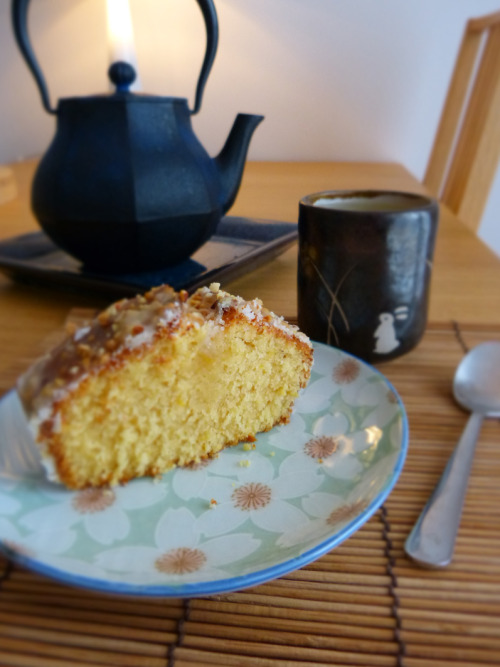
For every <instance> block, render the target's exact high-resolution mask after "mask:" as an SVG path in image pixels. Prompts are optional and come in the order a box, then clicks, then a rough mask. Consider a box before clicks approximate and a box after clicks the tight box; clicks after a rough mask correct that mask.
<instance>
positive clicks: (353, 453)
mask: <svg viewBox="0 0 500 667" xmlns="http://www.w3.org/2000/svg"><path fill="white" fill-rule="evenodd" d="M292 420H294V429H293V434H290V435H289V434H288V433H287V431H286V427H283V428H282V429H280V430H277V431H276V432H275V433H274V434H272V435H271V436H270V437H269V442H270V444H272V445H273V446H274V447H278V448H281V449H287V450H289V451H293V452H294V453H293V454H292V455H291V456H289V457H288V458H287V459H285V461H284V462H283V464H284V465H286V467H287V470H289V471H290V472H291V471H292V470H296V471H297V472H302V473H305V472H309V473H311V472H317V471H318V470H320V471H321V472H324V473H326V474H327V475H329V476H330V477H333V478H337V479H352V478H353V477H354V476H356V475H358V474H359V473H360V472H361V471H362V470H363V464H362V463H361V462H360V461H359V459H358V454H360V453H362V452H366V451H367V450H368V449H369V448H371V447H376V446H377V445H378V442H379V440H380V437H381V435H382V431H381V430H380V429H378V430H377V429H376V428H374V427H369V428H366V429H363V430H358V431H353V432H350V431H349V429H350V423H349V420H348V419H347V417H346V415H344V414H342V413H340V412H339V413H335V414H333V415H329V414H326V415H324V416H323V417H319V418H318V419H317V420H316V421H315V422H314V424H313V427H312V429H311V431H308V430H307V428H306V424H305V421H304V420H303V418H302V417H301V416H300V415H294V416H293V417H292Z"/></svg>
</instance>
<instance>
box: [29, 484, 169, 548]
mask: <svg viewBox="0 0 500 667" xmlns="http://www.w3.org/2000/svg"><path fill="white" fill-rule="evenodd" d="M44 495H45V496H46V497H47V498H48V499H49V500H50V501H53V502H51V503H49V504H47V505H45V506H44V507H40V508H39V509H36V510H33V511H32V512H28V513H27V514H25V515H24V516H23V517H22V518H21V519H20V520H19V523H20V524H21V525H22V526H23V527H24V528H27V529H28V530H32V531H35V532H40V531H44V532H47V531H50V530H53V527H54V526H57V527H58V530H60V531H65V530H67V529H68V528H71V527H72V526H75V525H77V524H80V523H81V524H82V525H83V527H84V529H85V530H86V532H87V533H88V535H89V536H90V537H91V538H92V539H94V540H95V541H96V542H99V543H100V544H112V543H113V542H115V541H116V540H120V539H124V538H125V537H127V535H128V534H129V532H130V520H129V518H128V516H127V511H128V510H135V509H141V508H144V507H150V506H152V505H154V504H156V503H157V502H159V501H160V500H162V498H164V497H165V495H166V487H165V484H164V483H162V482H160V483H155V482H154V481H153V480H151V479H136V480H134V481H132V482H129V483H128V484H126V485H125V486H116V487H113V488H111V489H84V490H83V491H76V492H69V491H67V490H65V489H59V488H58V489H53V490H45V491H44Z"/></svg>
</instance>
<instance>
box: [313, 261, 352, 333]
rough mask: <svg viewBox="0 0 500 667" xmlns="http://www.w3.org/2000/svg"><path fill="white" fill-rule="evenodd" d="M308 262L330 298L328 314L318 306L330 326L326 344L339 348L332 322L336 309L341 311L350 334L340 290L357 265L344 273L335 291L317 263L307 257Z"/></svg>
mask: <svg viewBox="0 0 500 667" xmlns="http://www.w3.org/2000/svg"><path fill="white" fill-rule="evenodd" d="M307 260H308V261H309V262H310V264H311V266H312V267H313V269H314V270H315V272H316V274H317V275H318V278H319V279H320V280H321V283H322V285H323V287H324V288H325V291H326V292H327V294H328V296H329V297H330V306H329V309H328V312H327V311H326V310H325V309H324V308H323V307H322V304H318V307H319V309H320V311H321V313H322V314H323V316H324V318H325V319H326V322H327V326H328V329H327V335H326V342H327V343H328V345H332V343H334V344H335V345H336V346H338V345H339V343H340V339H339V336H338V334H337V330H336V329H335V326H334V325H333V322H332V320H333V314H334V312H335V308H337V309H338V311H339V314H340V317H341V318H342V321H343V322H344V326H345V329H346V332H347V333H349V330H350V325H349V320H348V319H347V316H346V314H345V312H344V309H343V307H342V304H341V303H340V300H339V297H338V294H339V292H340V289H341V287H342V285H343V284H344V282H345V281H346V279H347V277H348V276H349V274H350V273H352V272H353V271H354V269H355V268H356V266H357V264H354V265H353V266H351V268H350V269H349V270H348V271H346V272H345V273H344V275H343V276H342V278H341V279H340V280H339V283H338V285H337V287H336V288H335V290H333V289H332V288H331V287H330V285H329V284H328V283H327V281H326V279H325V277H324V276H323V274H322V273H321V271H320V270H319V268H318V266H317V265H316V263H315V262H314V260H313V259H312V257H307ZM332 337H333V340H332Z"/></svg>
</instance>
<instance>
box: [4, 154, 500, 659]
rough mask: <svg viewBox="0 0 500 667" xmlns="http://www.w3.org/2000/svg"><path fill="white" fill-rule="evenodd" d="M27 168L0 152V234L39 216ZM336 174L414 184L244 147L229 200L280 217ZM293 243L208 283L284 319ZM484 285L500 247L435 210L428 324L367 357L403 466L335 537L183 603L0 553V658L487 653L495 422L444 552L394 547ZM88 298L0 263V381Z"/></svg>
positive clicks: (499, 577) (413, 505) (493, 596)
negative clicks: (354, 527) (415, 342)
mask: <svg viewBox="0 0 500 667" xmlns="http://www.w3.org/2000/svg"><path fill="white" fill-rule="evenodd" d="M33 168H34V163H33V162H28V163H23V164H18V165H15V166H14V167H13V170H14V174H15V177H16V183H17V187H18V191H19V196H18V197H17V198H16V199H14V200H12V201H10V202H7V203H4V204H0V238H8V237H10V236H13V235H16V234H20V233H23V232H28V231H33V230H36V229H38V227H37V225H36V223H35V221H34V220H33V218H32V216H31V214H30V211H29V204H28V197H29V187H30V181H31V176H32V173H33ZM342 188H376V189H381V188H383V189H395V190H408V191H412V192H424V188H423V187H422V185H421V184H420V183H419V182H418V181H417V180H416V179H415V178H413V177H412V176H411V174H409V173H408V172H407V171H406V170H405V169H404V168H403V167H401V166H400V165H397V164H359V163H271V162H269V163H249V164H248V165H247V167H246V170H245V175H244V179H243V184H242V187H241V190H240V193H239V196H238V199H237V201H236V204H235V206H234V207H233V209H232V211H231V214H234V215H243V216H252V217H259V218H268V219H276V220H286V221H295V220H296V218H297V210H298V201H299V199H300V197H301V196H303V195H305V194H308V193H311V192H314V191H319V190H324V189H342ZM296 253H297V250H296V247H294V248H292V249H290V250H288V251H287V252H286V253H284V254H283V255H281V256H280V257H278V258H277V259H275V260H273V261H272V262H271V263H269V264H267V265H265V266H263V267H261V268H259V269H257V270H255V271H254V272H252V273H249V274H248V275H245V276H244V277H242V278H240V279H238V280H236V281H234V282H232V283H230V284H225V285H224V288H226V289H228V290H230V291H233V292H234V293H238V294H241V295H242V296H244V297H246V298H253V297H255V296H258V297H260V298H262V300H263V301H264V303H265V304H266V305H267V306H268V307H270V308H271V309H272V310H274V311H275V312H277V313H278V314H281V315H284V316H286V317H292V318H293V317H295V316H296V284H295V281H296ZM499 287H500V259H498V258H497V257H496V256H495V255H494V254H493V253H492V252H491V251H490V250H489V249H488V248H487V247H486V246H485V245H484V244H483V243H482V242H481V241H480V240H479V239H478V238H477V237H475V236H474V235H473V233H472V232H471V231H469V230H468V229H467V228H466V227H465V226H464V225H462V224H461V223H460V222H459V221H458V220H456V219H455V218H454V216H453V215H451V214H450V213H449V212H448V211H446V210H444V209H443V210H442V211H441V221H440V230H439V235H438V243H437V250H436V255H435V262H434V275H433V283H432V292H431V305H430V316H429V328H428V332H427V333H426V336H425V337H424V340H423V341H422V343H421V344H420V345H419V346H418V347H417V348H416V349H415V350H414V351H412V352H411V353H410V354H408V355H406V356H404V357H401V358H400V359H397V360H395V361H394V362H388V363H386V364H383V365H381V370H382V372H383V373H384V374H385V375H386V376H387V377H388V378H389V380H390V381H391V382H392V383H393V384H394V385H395V386H396V388H397V389H398V391H399V392H400V394H401V396H402V398H403V401H404V403H405V406H406V408H407V412H408V417H409V422H410V448H409V453H408V457H407V461H406V464H405V468H404V470H403V473H402V475H401V478H400V480H399V481H398V484H397V485H396V487H395V489H394V490H393V491H392V493H391V495H390V496H389V499H388V500H387V501H386V502H385V503H384V506H383V507H382V508H381V509H380V510H379V511H378V512H377V514H376V515H374V516H373V517H372V518H371V519H370V520H369V521H368V522H367V523H366V524H365V526H363V527H362V528H361V530H359V531H357V532H356V533H355V534H354V535H353V536H352V537H351V538H349V539H348V540H347V541H346V542H345V543H344V544H342V545H340V546H339V547H337V548H336V549H334V550H333V551H332V552H331V553H329V554H326V555H325V556H323V557H322V558H321V559H319V560H318V561H316V562H315V563H312V564H310V565H309V566H307V567H305V568H302V569H301V570H299V571H297V572H293V573H290V574H289V575H287V576H285V577H281V578H280V579H278V580H275V581H272V582H269V583H267V584H262V585H260V586H257V587H254V588H253V589H250V590H248V591H241V592H237V593H234V594H230V595H227V596H215V597H212V598H206V599H200V600H184V601H176V600H148V599H143V600H137V599H134V600H130V599H127V598H125V599H124V598H122V597H120V596H118V595H116V596H113V595H110V594H104V593H98V592H97V593H94V592H89V591H85V590H78V589H71V588H69V587H66V586H65V585H63V584H59V583H57V582H52V581H50V580H48V579H46V578H44V577H42V576H40V575H37V574H33V573H30V572H28V571H26V570H24V569H23V568H21V567H18V566H17V565H11V564H9V563H8V562H7V560H5V559H3V560H2V558H1V557H0V664H1V665H9V666H10V665H12V666H14V665H17V666H19V665H21V666H25V667H48V666H49V665H50V667H68V666H70V665H71V666H73V665H75V666H76V665H78V666H79V667H90V666H91V665H93V666H94V667H95V665H137V666H139V665H140V666H143V665H148V666H149V667H162V666H165V667H167V665H168V666H169V667H172V666H173V665H175V667H201V666H202V665H207V664H212V665H213V664H216V665H235V666H238V667H254V666H255V665H257V666H258V667H278V666H279V667H294V666H296V667H303V666H305V665H307V666H308V667H312V666H313V665H332V664H339V665H340V664H341V665H347V664H349V665H365V666H366V665H373V666H374V667H375V666H380V665H387V666H392V665H393V666H394V667H396V666H398V667H399V666H402V665H404V666H405V667H424V666H426V665H433V666H434V667H451V665H453V666H454V667H473V666H477V665H485V664H488V665H497V666H500V602H499V601H500V515H499V513H498V506H499V505H500V485H499V483H498V480H499V479H500V448H499V447H498V443H499V442H500V423H499V422H498V420H497V421H494V420H488V423H487V424H485V425H484V427H483V431H482V435H481V441H480V443H479V446H478V450H477V454H476V461H475V465H474V469H473V474H472V478H471V482H470V485H469V492H468V496H467V501H466V505H465V508H464V514H463V518H462V524H461V528H460V533H459V538H458V542H457V550H456V555H455V558H454V561H453V563H452V565H451V566H450V567H448V568H446V569H445V570H443V571H437V572H436V571H428V570H422V569H421V568H418V567H417V566H416V565H415V564H413V563H411V562H410V561H409V560H408V559H407V558H406V556H405V554H404V550H403V544H404V540H405V537H406V535H407V534H408V532H409V530H410V529H411V527H412V525H413V523H414V521H415V520H416V518H417V516H418V514H419V512H420V510H421V508H422V506H423V504H424V503H425V501H426V498H427V497H428V496H429V494H430V492H431V491H432V489H433V487H434V485H435V483H436V482H437V480H438V479H439V476H440V474H441V472H442V469H443V467H444V465H445V462H446V460H447V458H448V457H449V455H450V453H451V451H452V449H453V447H454V445H455V444H456V442H457V439H458V437H459V435H460V432H461V430H462V428H463V426H464V424H465V419H466V415H465V414H464V413H463V412H462V411H461V410H460V409H459V408H458V407H457V406H456V404H455V403H454V401H453V399H452V397H451V391H450V387H451V380H452V377H453V371H454V368H455V366H456V364H457V363H458V362H459V361H460V359H461V358H462V357H463V354H464V351H465V349H466V348H467V347H471V346H473V345H475V344H476V343H478V342H480V341H482V340H488V339H490V338H496V339H500V289H499ZM104 305H106V304H105V302H104V301H100V300H99V298H98V297H96V296H90V295H84V294H77V293H71V292H65V291H56V290H50V289H46V288H42V287H33V286H25V285H20V284H16V283H13V282H11V281H10V280H9V279H8V278H6V277H3V276H0V393H2V392H5V391H6V390H7V389H8V388H9V387H10V386H11V385H12V384H13V382H14V381H15V377H16V375H17V373H19V372H20V371H22V370H23V368H24V367H25V366H26V365H27V364H28V363H29V361H30V360H32V359H33V356H34V355H36V352H37V351H39V349H40V346H41V344H42V341H44V340H45V339H46V338H47V336H48V335H49V334H52V333H53V332H54V330H56V329H58V328H59V327H61V326H62V324H63V323H64V321H65V319H66V317H67V316H68V313H70V311H72V310H73V309H75V308H92V309H95V308H98V307H101V306H104ZM0 502H1V498H0ZM0 510H1V507H0ZM1 514H2V512H1V511H0V515H1ZM1 520H2V517H1V516H0V521H1Z"/></svg>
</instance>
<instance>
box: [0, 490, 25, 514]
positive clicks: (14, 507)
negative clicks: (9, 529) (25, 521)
mask: <svg viewBox="0 0 500 667" xmlns="http://www.w3.org/2000/svg"><path fill="white" fill-rule="evenodd" d="M11 486H14V484H11V483H10V482H7V483H5V482H2V489H3V490H4V491H9V490H10V487H11ZM20 509H21V503H20V502H19V500H16V498H13V497H12V496H11V495H10V494H9V493H3V491H0V515H2V516H12V515H13V514H17V512H19V510H20Z"/></svg>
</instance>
